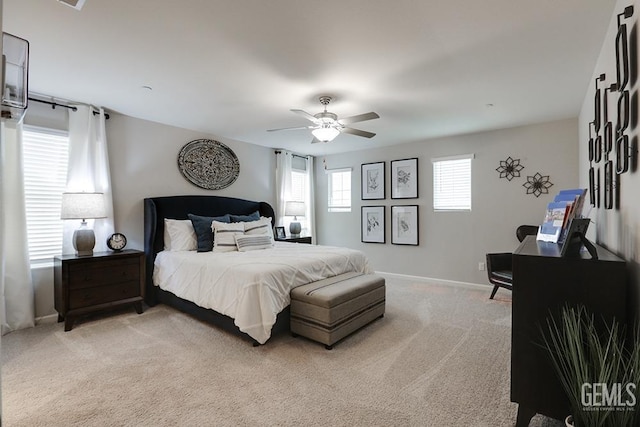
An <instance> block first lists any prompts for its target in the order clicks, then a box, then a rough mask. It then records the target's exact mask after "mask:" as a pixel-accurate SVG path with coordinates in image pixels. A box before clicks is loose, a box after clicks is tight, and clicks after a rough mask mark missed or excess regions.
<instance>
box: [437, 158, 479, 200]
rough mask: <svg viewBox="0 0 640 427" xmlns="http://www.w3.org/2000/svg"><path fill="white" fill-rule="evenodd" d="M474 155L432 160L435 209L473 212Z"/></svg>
mask: <svg viewBox="0 0 640 427" xmlns="http://www.w3.org/2000/svg"><path fill="white" fill-rule="evenodd" d="M473 157H474V156H473V154H468V155H464V156H455V157H441V158H437V159H432V160H431V161H432V162H433V209H434V210H436V211H470V210H471V159H473Z"/></svg>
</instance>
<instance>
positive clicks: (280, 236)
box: [275, 227, 287, 240]
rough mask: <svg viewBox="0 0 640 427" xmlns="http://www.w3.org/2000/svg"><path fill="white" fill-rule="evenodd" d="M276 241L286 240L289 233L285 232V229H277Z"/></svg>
mask: <svg viewBox="0 0 640 427" xmlns="http://www.w3.org/2000/svg"><path fill="white" fill-rule="evenodd" d="M275 231H276V232H275V234H276V236H275V237H276V240H284V239H286V238H287V233H286V231H285V230H284V227H275Z"/></svg>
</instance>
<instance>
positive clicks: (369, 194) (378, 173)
mask: <svg viewBox="0 0 640 427" xmlns="http://www.w3.org/2000/svg"><path fill="white" fill-rule="evenodd" d="M360 172H361V173H360V180H361V186H362V192H361V198H362V200H383V199H384V198H385V197H386V195H385V185H384V184H385V182H384V176H385V162H377V163H364V164H362V166H361V170H360Z"/></svg>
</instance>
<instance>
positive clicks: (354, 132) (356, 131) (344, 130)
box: [338, 127, 376, 138]
mask: <svg viewBox="0 0 640 427" xmlns="http://www.w3.org/2000/svg"><path fill="white" fill-rule="evenodd" d="M338 130H339V131H340V132H342V133H350V134H351V135H357V136H362V137H364V138H373V137H374V136H376V134H375V133H373V132H367V131H366V130H360V129H354V128H347V127H344V128H342V129H338Z"/></svg>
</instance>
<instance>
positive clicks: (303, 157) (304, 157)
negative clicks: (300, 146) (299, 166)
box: [275, 150, 309, 160]
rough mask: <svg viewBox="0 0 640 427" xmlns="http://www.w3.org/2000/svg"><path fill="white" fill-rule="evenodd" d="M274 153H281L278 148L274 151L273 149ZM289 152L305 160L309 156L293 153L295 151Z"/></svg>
mask: <svg viewBox="0 0 640 427" xmlns="http://www.w3.org/2000/svg"><path fill="white" fill-rule="evenodd" d="M275 153H276V154H280V153H282V151H280V150H276V151H275ZM290 154H291V155H292V156H293V157H300V158H301V159H305V160H306V159H307V158H309V156H301V155H300V154H295V153H290Z"/></svg>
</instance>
